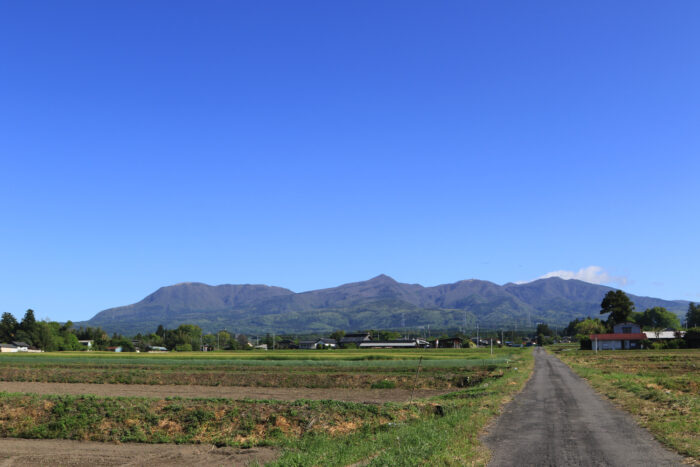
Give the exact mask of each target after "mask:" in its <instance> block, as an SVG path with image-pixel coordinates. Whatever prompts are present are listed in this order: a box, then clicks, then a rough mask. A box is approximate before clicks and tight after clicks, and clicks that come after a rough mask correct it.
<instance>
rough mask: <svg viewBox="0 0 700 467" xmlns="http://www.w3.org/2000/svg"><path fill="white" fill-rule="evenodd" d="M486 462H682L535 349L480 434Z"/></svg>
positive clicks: (553, 358)
mask: <svg viewBox="0 0 700 467" xmlns="http://www.w3.org/2000/svg"><path fill="white" fill-rule="evenodd" d="M484 441H485V442H486V445H487V446H488V447H489V448H490V449H491V451H492V452H493V459H492V460H491V463H490V464H489V465H490V466H499V467H500V466H515V465H542V466H563V465H566V466H584V465H585V466H589V465H595V466H628V465H648V466H652V465H653V466H665V465H680V463H681V460H682V459H681V457H680V456H678V455H677V454H674V453H672V452H670V451H668V450H666V449H665V448H664V447H663V446H661V444H659V443H658V442H657V441H656V440H655V439H654V438H653V437H652V435H651V434H650V433H649V432H648V431H646V430H644V429H642V428H640V427H639V426H638V425H637V424H636V423H635V422H634V420H633V419H632V417H631V416H630V415H629V414H627V413H625V412H623V411H621V410H619V409H617V408H615V407H614V406H613V405H612V404H610V403H609V402H607V401H604V400H603V399H601V398H600V397H599V396H598V395H597V394H596V393H595V392H594V391H593V389H591V387H590V386H589V385H588V383H586V382H585V381H584V380H582V379H581V378H579V377H578V376H577V375H575V374H574V373H573V372H572V371H571V370H570V369H569V367H568V366H566V364H564V363H563V362H562V361H561V360H559V359H558V358H556V357H554V356H552V355H549V354H547V353H546V352H545V351H544V350H542V349H539V348H538V349H535V372H534V374H533V376H532V378H531V379H530V381H529V382H528V383H527V385H526V386H525V389H524V390H523V392H521V393H520V394H519V395H518V396H517V397H516V398H515V399H514V400H513V401H512V402H511V403H510V404H509V405H508V406H507V407H506V410H505V412H504V414H503V415H502V416H501V417H500V418H499V419H498V420H497V421H496V422H495V424H494V425H493V426H491V429H490V430H489V433H488V434H487V435H486V436H485V437H484Z"/></svg>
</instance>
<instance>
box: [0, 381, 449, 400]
mask: <svg viewBox="0 0 700 467" xmlns="http://www.w3.org/2000/svg"><path fill="white" fill-rule="evenodd" d="M0 391H4V392H30V393H35V394H94V395H97V396H136V397H158V398H162V397H187V398H193V397H216V398H226V399H246V398H247V399H275V400H297V399H315V400H322V399H332V400H340V401H350V402H375V403H380V402H407V401H408V400H409V399H410V397H411V391H410V389H340V388H331V389H325V388H259V387H248V386H241V387H233V386H186V385H168V386H166V385H150V384H84V383H34V382H16V381H0ZM446 392H449V390H431V389H416V393H415V397H416V398H423V397H429V396H434V395H438V394H445V393H446Z"/></svg>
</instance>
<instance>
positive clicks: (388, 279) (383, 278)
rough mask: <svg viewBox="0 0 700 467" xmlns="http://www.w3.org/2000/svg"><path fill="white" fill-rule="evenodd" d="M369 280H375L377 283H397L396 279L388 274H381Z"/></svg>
mask: <svg viewBox="0 0 700 467" xmlns="http://www.w3.org/2000/svg"><path fill="white" fill-rule="evenodd" d="M367 282H375V283H392V284H396V283H397V282H396V280H395V279H394V278H392V277H389V276H387V275H386V274H380V275H378V276H376V277H373V278H371V279H370V280H368V281H367Z"/></svg>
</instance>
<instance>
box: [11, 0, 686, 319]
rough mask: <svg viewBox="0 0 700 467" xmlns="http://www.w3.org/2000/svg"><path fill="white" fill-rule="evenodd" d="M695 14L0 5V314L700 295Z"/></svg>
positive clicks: (591, 7)
mask: <svg viewBox="0 0 700 467" xmlns="http://www.w3.org/2000/svg"><path fill="white" fill-rule="evenodd" d="M699 17H700V2H698V1H696V0H686V1H682V0H679V1H674V2H660V1H657V2H646V1H629V2H608V1H597V2H596V1H587V2H576V3H573V2H561V1H551V2H522V1H510V2H506V1H498V2H494V1H483V2H476V1H454V2H424V1H422V2H408V1H404V0H402V1H394V2H382V1H375V0H372V1H366V2H361V1H352V2H350V1H347V2H336V1H333V2H328V1H317V2H303V1H295V2H289V1H279V2H273V1H266V2H257V1H249V2H242V1H240V2H230V1H202V2H200V1H188V2H176V1H171V0H168V1H162V2H158V1H142V0H138V1H123V0H122V1H100V2H95V1H84V2H75V1H61V2H56V1H48V0H47V1H31V0H22V1H9V0H6V1H2V2H0V162H1V163H0V312H5V311H9V312H12V313H14V314H15V315H16V316H21V315H22V314H23V313H24V310H26V309H27V308H29V307H31V308H33V309H34V310H35V311H36V315H37V317H38V318H44V317H50V318H51V319H54V320H66V319H72V320H74V321H76V320H81V319H87V318H89V317H91V316H92V315H93V314H94V313H96V312H98V311H100V310H102V309H105V308H108V307H112V306H119V305H125V304H129V303H133V302H136V301H138V300H140V299H141V298H143V297H144V296H146V295H147V294H149V293H151V292H153V291H154V290H155V289H157V288H158V287H160V286H163V285H169V284H173V283H177V282H183V281H199V282H206V283H209V284H220V283H265V284H271V285H279V286H283V287H288V288H291V289H292V290H295V291H303V290H309V289H314V288H321V287H329V286H334V285H338V284H340V283H344V282H351V281H357V280H364V279H367V278H370V277H372V276H375V275H377V274H380V273H385V274H388V275H391V276H393V277H394V278H395V279H397V280H400V281H405V282H412V283H413V282H417V283H421V284H424V285H435V284H439V283H445V282H454V281H457V280H461V279H468V278H479V279H486V280H491V281H494V282H496V283H505V282H510V281H514V282H515V281H527V280H532V279H535V278H537V277H540V276H543V275H545V274H547V273H551V272H553V271H563V272H559V273H557V274H563V275H567V274H568V275H569V276H572V275H573V276H575V277H585V278H588V279H589V280H592V281H597V282H603V283H607V284H612V285H622V286H623V288H624V289H625V290H627V291H629V292H632V293H636V294H643V295H651V296H657V297H662V298H670V299H688V300H700V280H699V279H700V278H699V275H698V265H699V264H700V209H699V202H700V173H699V172H700V170H699V169H700V85H699V83H700V54H699V53H698V50H700V28H699V27H698V18H699ZM591 266H595V267H594V268H590V267H591ZM596 267H597V268H599V269H597V268H596ZM582 268H588V269H585V270H583V271H580V273H579V272H578V271H579V270H581V269H582ZM566 271H571V272H570V273H567V272H566ZM576 274H578V275H576Z"/></svg>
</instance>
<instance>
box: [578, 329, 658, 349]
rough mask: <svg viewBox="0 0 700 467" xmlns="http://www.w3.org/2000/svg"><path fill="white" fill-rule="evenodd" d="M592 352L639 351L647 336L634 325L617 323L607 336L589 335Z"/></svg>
mask: <svg viewBox="0 0 700 467" xmlns="http://www.w3.org/2000/svg"><path fill="white" fill-rule="evenodd" d="M590 338H591V346H592V349H593V350H629V349H641V348H642V342H643V341H644V340H646V338H647V336H646V334H644V333H643V332H642V328H641V327H639V325H638V324H636V323H619V324H616V325H615V326H613V332H612V333H609V334H591V335H590Z"/></svg>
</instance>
